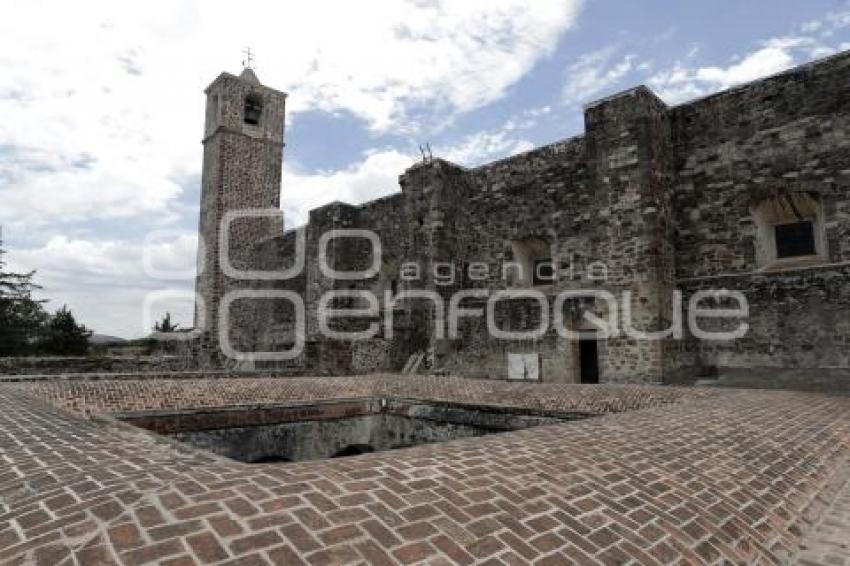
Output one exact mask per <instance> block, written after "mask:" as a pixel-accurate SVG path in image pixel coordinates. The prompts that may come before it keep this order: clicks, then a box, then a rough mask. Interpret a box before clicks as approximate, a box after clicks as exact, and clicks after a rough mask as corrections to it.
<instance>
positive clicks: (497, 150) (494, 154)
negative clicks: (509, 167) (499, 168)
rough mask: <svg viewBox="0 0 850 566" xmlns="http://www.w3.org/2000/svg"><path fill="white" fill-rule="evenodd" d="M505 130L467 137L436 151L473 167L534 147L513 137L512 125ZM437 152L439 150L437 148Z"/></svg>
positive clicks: (510, 123) (455, 161)
mask: <svg viewBox="0 0 850 566" xmlns="http://www.w3.org/2000/svg"><path fill="white" fill-rule="evenodd" d="M506 126H507V127H506V128H505V129H502V130H497V131H484V132H477V133H474V134H471V135H468V136H466V137H464V138H463V139H461V140H460V141H459V142H458V143H457V144H455V145H453V146H451V147H448V148H446V149H445V150H440V151H436V156H437V157H442V158H443V159H446V160H448V161H451V162H453V163H457V164H458V165H463V166H466V167H473V166H476V165H480V164H481V163H484V162H485V161H493V160H496V159H499V158H502V157H506V156H508V155H513V154H516V153H522V152H523V151H528V150H529V149H532V148H533V147H534V144H532V143H531V142H530V141H528V140H524V139H518V138H517V137H515V136H514V135H513V130H514V127H515V126H514V124H513V123H512V122H509V123H508V124H507V125H506ZM437 149H438V150H439V148H437Z"/></svg>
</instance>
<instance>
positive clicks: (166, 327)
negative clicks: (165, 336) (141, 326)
mask: <svg viewBox="0 0 850 566" xmlns="http://www.w3.org/2000/svg"><path fill="white" fill-rule="evenodd" d="M179 326H180V325H179V324H174V323H172V322H171V313H170V312H167V313H165V316H164V317H162V322H155V323H154V325H153V329H154V331H155V332H163V333H168V332H177V329H178V328H179Z"/></svg>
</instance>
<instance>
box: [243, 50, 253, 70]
mask: <svg viewBox="0 0 850 566" xmlns="http://www.w3.org/2000/svg"><path fill="white" fill-rule="evenodd" d="M242 54H243V55H245V58H244V59H242V66H243V67H245V68H246V69H253V68H254V52H253V51H252V50H251V48H250V47H246V48H245V49H243V50H242Z"/></svg>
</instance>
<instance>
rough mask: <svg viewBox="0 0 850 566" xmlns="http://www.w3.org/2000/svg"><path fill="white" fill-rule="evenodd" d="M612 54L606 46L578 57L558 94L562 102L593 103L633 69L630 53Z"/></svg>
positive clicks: (634, 57)
mask: <svg viewBox="0 0 850 566" xmlns="http://www.w3.org/2000/svg"><path fill="white" fill-rule="evenodd" d="M616 55H617V48H616V47H614V46H610V47H606V48H604V49H600V50H598V51H593V52H591V53H587V54H585V55H582V56H581V57H580V58H579V60H578V61H577V62H575V63H573V64H572V65H570V66H569V68H568V69H567V76H566V80H565V82H564V88H563V90H562V93H561V94H562V100H563V101H564V103H566V104H583V103H588V102H593V100H594V99H596V98H598V97H599V95H600V94H603V93H605V91H607V90H608V89H610V88H611V87H614V86H616V85H617V84H618V83H619V82H620V80H621V79H622V78H623V77H625V76H626V75H627V74H628V73H629V72H630V71H632V69H634V67H635V60H636V59H637V57H636V56H635V55H634V54H626V55H623V56H622V57H616Z"/></svg>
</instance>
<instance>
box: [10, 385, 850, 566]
mask: <svg viewBox="0 0 850 566" xmlns="http://www.w3.org/2000/svg"><path fill="white" fill-rule="evenodd" d="M390 395H392V396H398V397H407V398H414V399H423V400H450V401H465V402H475V403H479V404H486V405H492V406H502V407H517V408H525V409H533V410H536V411H543V412H545V411H576V412H582V413H586V414H598V415H599V416H595V417H593V418H588V419H585V420H581V421H574V422H568V423H564V424H558V425H553V426H544V427H538V428H533V429H527V430H522V431H516V432H509V433H503V434H497V435H489V436H486V437H478V438H471V439H465V440H456V441H451V442H447V443H441V444H428V445H423V446H419V447H416V448H410V449H403V450H396V451H392V452H383V453H376V454H369V455H363V456H357V457H353V458H347V459H337V460H325V461H312V462H301V463H294V464H269V465H256V464H255V465H247V464H241V463H238V462H234V461H230V460H225V459H223V458H220V457H218V456H215V455H212V454H210V453H206V452H202V451H198V450H195V449H192V448H189V447H187V446H184V445H180V444H177V443H175V442H173V441H171V440H168V439H165V438H163V437H158V436H156V435H153V434H151V433H148V432H146V431H142V430H140V429H136V428H134V427H132V426H130V425H127V424H123V423H120V422H117V421H115V420H114V419H112V418H111V417H110V414H115V413H137V412H144V411H162V410H169V409H174V410H176V409H180V410H186V409H199V408H206V409H210V408H216V407H227V406H233V405H240V406H243V407H250V406H262V405H270V404H285V403H287V402H293V401H312V400H327V399H342V398H360V397H375V396H390ZM849 458H850V398H847V397H830V396H827V395H823V394H816V393H793V392H781V391H748V390H724V389H677V388H653V387H628V386H622V387H618V386H564V385H561V386H556V385H523V384H516V383H504V382H493V381H469V380H462V379H456V378H438V377H416V378H402V377H393V376H373V377H363V378H320V379H319V378H316V379H310V378H285V379H271V378H240V379H236V378H218V379H199V378H198V377H197V376H195V377H192V376H189V377H187V378H186V379H136V378H132V377H127V378H122V379H100V380H96V381H92V380H84V379H75V380H70V379H53V380H50V381H38V380H36V381H28V382H7V383H0V462H2V466H0V563H2V564H28V563H35V564H51V565H52V564H113V563H124V564H144V563H162V564H175V565H176V564H194V563H221V564H227V563H233V564H237V563H238V564H301V563H306V564H348V563H351V564H356V563H368V564H413V563H423V564H473V563H482V564H483V563H486V564H571V563H574V564H597V563H598V564H622V563H635V564H678V563H722V562H724V561H726V562H733V563H745V562H761V563H787V562H792V561H800V562H801V563H809V564H812V563H815V564H816V563H840V562H837V561H838V560H840V559H846V548H845V549H844V553H845V554H842V548H841V545H842V543H843V542H844V541H846V540H848V538H847V537H846V536H845V535H846V534H847V526H848V522H847V496H848V489H850V488H848V486H847V479H848V471H850V468H848V459H849Z"/></svg>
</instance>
